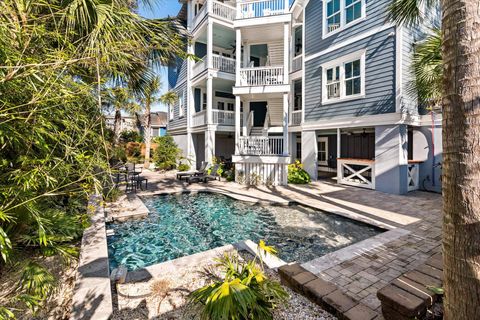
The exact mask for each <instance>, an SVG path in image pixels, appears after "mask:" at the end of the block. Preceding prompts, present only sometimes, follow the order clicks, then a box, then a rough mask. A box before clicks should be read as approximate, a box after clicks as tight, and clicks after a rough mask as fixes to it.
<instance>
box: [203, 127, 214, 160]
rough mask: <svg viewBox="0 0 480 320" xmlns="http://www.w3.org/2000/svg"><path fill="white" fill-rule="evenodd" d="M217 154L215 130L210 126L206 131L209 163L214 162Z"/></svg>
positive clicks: (206, 148)
mask: <svg viewBox="0 0 480 320" xmlns="http://www.w3.org/2000/svg"><path fill="white" fill-rule="evenodd" d="M214 156H215V130H211V129H210V128H208V129H207V130H206V131H205V161H206V162H208V163H209V164H212V163H213V157H214Z"/></svg>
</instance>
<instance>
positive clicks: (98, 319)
mask: <svg viewBox="0 0 480 320" xmlns="http://www.w3.org/2000/svg"><path fill="white" fill-rule="evenodd" d="M102 201H103V200H102V197H101V196H99V195H95V196H91V197H90V199H89V203H88V212H92V213H93V214H92V216H91V217H90V220H91V225H90V227H88V228H87V229H85V231H84V233H83V237H82V243H81V248H80V258H79V263H78V269H77V276H76V279H75V286H74V289H73V298H72V312H71V315H70V320H86V319H95V320H104V319H105V320H106V319H109V318H110V317H111V316H112V314H113V304H112V291H111V283H110V270H109V262H108V250H107V236H106V231H105V212H104V208H103V206H102Z"/></svg>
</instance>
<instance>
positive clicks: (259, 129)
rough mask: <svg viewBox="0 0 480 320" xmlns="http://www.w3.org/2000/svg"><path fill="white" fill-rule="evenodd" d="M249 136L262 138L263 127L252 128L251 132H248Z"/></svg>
mask: <svg viewBox="0 0 480 320" xmlns="http://www.w3.org/2000/svg"><path fill="white" fill-rule="evenodd" d="M250 136H257V137H259V136H264V134H263V127H252V130H251V131H250Z"/></svg>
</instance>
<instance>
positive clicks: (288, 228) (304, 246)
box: [107, 193, 383, 270]
mask: <svg viewBox="0 0 480 320" xmlns="http://www.w3.org/2000/svg"><path fill="white" fill-rule="evenodd" d="M143 201H144V202H145V205H146V206H147V207H148V209H149V210H150V214H149V216H148V217H147V218H145V219H142V220H135V221H129V222H124V223H112V224H109V225H108V227H107V228H109V229H113V230H114V235H113V236H109V237H108V250H109V259H110V267H111V268H112V269H113V268H115V267H117V266H118V265H120V264H123V265H126V266H127V268H128V269H129V270H135V269H138V268H141V267H145V266H149V265H153V264H156V263H161V262H164V261H168V260H172V259H176V258H179V257H183V256H187V255H190V254H194V253H198V252H202V251H206V250H210V249H213V248H216V247H220V246H223V245H226V244H234V243H237V242H239V241H243V240H248V239H250V240H252V241H254V242H258V240H260V239H264V240H265V241H266V242H267V244H268V245H273V246H275V247H276V248H277V249H278V250H279V256H280V258H282V259H283V260H285V261H288V262H293V261H298V262H306V261H309V260H312V259H315V258H317V257H319V256H322V255H324V254H326V253H329V252H332V251H335V250H338V249H340V248H343V247H345V246H348V245H350V244H353V243H355V242H358V241H361V240H364V239H366V238H370V237H372V236H375V235H377V234H379V233H381V232H383V230H381V229H379V228H376V227H373V226H371V225H368V224H364V223H361V222H357V221H354V220H350V219H347V218H343V217H341V216H337V215H335V214H328V213H325V212H322V211H320V210H315V209H312V208H309V207H305V206H300V205H293V206H273V205H259V204H252V203H248V202H243V201H238V200H234V199H232V198H230V197H227V196H224V195H220V194H211V193H195V194H175V195H162V196H154V197H148V198H144V199H143Z"/></svg>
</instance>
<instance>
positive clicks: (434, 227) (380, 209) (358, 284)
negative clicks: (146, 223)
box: [140, 171, 442, 319]
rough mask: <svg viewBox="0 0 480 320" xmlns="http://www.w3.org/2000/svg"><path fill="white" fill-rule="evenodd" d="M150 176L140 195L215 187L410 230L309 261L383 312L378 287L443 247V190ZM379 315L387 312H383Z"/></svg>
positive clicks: (318, 272) (321, 274) (322, 275)
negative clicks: (344, 254) (328, 260)
mask: <svg viewBox="0 0 480 320" xmlns="http://www.w3.org/2000/svg"><path fill="white" fill-rule="evenodd" d="M145 175H146V176H147V177H148V180H149V190H148V191H143V192H141V193H140V194H141V195H149V194H155V193H170V192H180V191H214V192H220V193H226V194H228V195H230V196H233V197H236V198H238V199H242V200H248V201H259V202H262V201H276V202H280V203H288V202H290V201H295V202H299V203H302V204H306V205H309V206H312V207H315V208H318V209H321V210H324V211H327V212H332V213H336V214H340V215H344V216H348V217H351V218H354V219H357V220H360V221H365V222H369V223H373V224H376V225H378V226H383V227H384V228H387V229H390V230H395V229H396V230H400V229H402V230H405V233H401V234H404V235H402V236H399V237H396V238H395V239H392V240H389V239H384V241H383V243H380V244H377V245H375V246H373V247H370V248H368V249H365V250H358V248H357V249H356V250H353V251H352V252H351V257H349V258H347V259H343V261H339V263H338V264H335V265H331V266H329V267H328V268H325V266H323V267H322V265H320V264H319V267H318V269H316V262H315V261H314V262H312V263H310V264H308V265H309V268H308V269H309V270H310V271H311V272H313V273H315V274H316V275H317V276H318V277H320V278H322V279H324V280H326V281H329V282H332V283H334V284H336V285H337V286H338V287H340V288H341V289H342V290H343V291H344V292H345V293H346V294H347V295H349V296H351V297H352V298H354V299H356V300H358V301H360V302H362V303H363V304H365V305H367V306H369V307H370V308H372V309H374V310H376V311H377V312H378V313H379V314H381V312H380V301H379V300H378V299H377V297H376V293H377V291H378V290H379V289H380V288H382V287H384V286H386V285H387V284H388V283H389V282H391V281H392V280H394V279H395V278H397V277H399V276H400V275H401V274H403V273H405V272H407V271H410V270H412V269H414V268H415V267H417V266H419V265H420V264H422V263H424V262H425V260H426V259H427V258H428V257H430V256H431V255H433V254H435V253H437V252H440V251H441V224H442V218H441V211H442V198H441V195H439V194H433V193H426V192H419V191H416V192H411V193H409V194H408V195H406V196H398V195H390V194H385V193H381V192H377V191H372V190H365V189H360V188H354V187H348V186H343V185H337V184H335V183H331V182H314V183H312V184H310V185H308V186H292V185H289V186H286V187H264V186H262V187H250V188H248V187H245V186H240V185H238V184H235V183H227V182H218V181H215V182H210V183H208V184H192V185H190V186H189V185H188V184H186V183H180V182H178V181H176V180H175V179H174V175H173V174H160V173H154V172H149V171H147V172H145ZM407 233H408V234H407ZM347 250H348V249H347ZM320 260H321V259H320ZM318 263H321V262H318ZM304 266H305V264H304ZM312 269H313V270H312ZM378 319H382V317H381V316H379V318H378Z"/></svg>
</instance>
